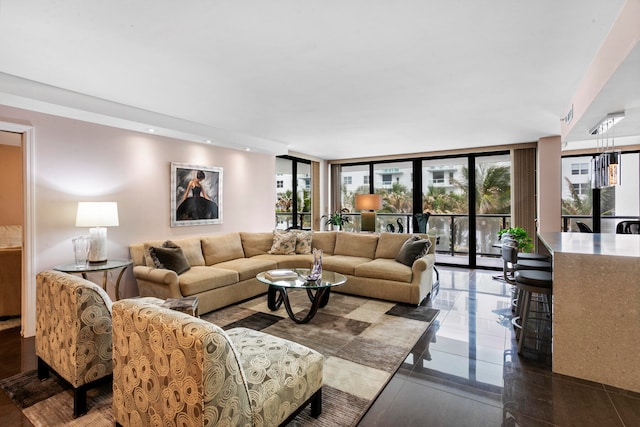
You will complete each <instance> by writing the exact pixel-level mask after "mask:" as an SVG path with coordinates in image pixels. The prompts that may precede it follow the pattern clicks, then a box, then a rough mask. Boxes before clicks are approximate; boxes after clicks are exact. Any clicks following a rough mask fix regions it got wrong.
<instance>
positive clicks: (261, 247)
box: [240, 231, 273, 258]
mask: <svg viewBox="0 0 640 427" xmlns="http://www.w3.org/2000/svg"><path fill="white" fill-rule="evenodd" d="M240 240H241V241H242V249H243V250H244V256H246V257H247V258H251V257H252V256H256V255H262V254H266V253H267V252H269V249H271V245H272V244H273V232H271V231H268V232H265V233H247V232H244V231H241V232H240Z"/></svg>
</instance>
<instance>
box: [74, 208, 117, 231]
mask: <svg viewBox="0 0 640 427" xmlns="http://www.w3.org/2000/svg"><path fill="white" fill-rule="evenodd" d="M117 226H118V204H117V203H116V202H79V203H78V212H77V213H76V227H117Z"/></svg>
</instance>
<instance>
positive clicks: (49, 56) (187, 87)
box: [0, 0, 635, 159]
mask: <svg viewBox="0 0 640 427" xmlns="http://www.w3.org/2000/svg"><path fill="white" fill-rule="evenodd" d="M634 1H635V0H634ZM623 4H624V0H563V1H557V0H536V1H531V0H450V1H435V0H415V1H410V0H402V1H391V0H358V1H356V0H342V1H340V0H308V1H301V0H280V1H278V0H271V1H265V0H234V1H232V0H225V1H222V0H216V1H211V0H209V1H205V0H191V1H175V0H137V1H133V2H132V1H130V0H128V1H125V0H110V1H103V2H93V1H86V0H67V1H56V0H39V1H35V2H27V1H23V0H0V73H2V75H1V76H0V77H2V79H0V95H3V96H0V103H8V104H13V105H16V106H21V107H29V108H34V109H38V108H40V109H46V108H45V107H43V105H44V104H46V105H47V108H49V109H51V111H52V112H53V109H54V107H55V106H56V105H61V106H63V107H66V108H65V109H63V110H61V111H62V112H59V114H65V112H64V111H66V114H70V113H69V111H70V110H82V109H83V108H84V109H85V110H89V111H91V110H93V111H94V112H96V113H100V114H101V115H102V117H103V119H102V120H103V121H105V122H109V117H113V118H116V119H118V120H119V121H120V124H118V120H116V121H113V122H112V123H108V124H114V125H121V126H123V127H125V125H123V124H122V122H123V121H126V122H127V125H126V127H129V128H135V126H136V125H137V124H138V122H142V124H141V125H140V126H146V125H153V126H155V127H158V128H159V129H160V131H161V132H167V134H168V135H169V136H173V135H178V134H176V133H174V134H172V133H171V132H172V131H174V132H178V133H180V132H181V133H184V134H189V135H190V138H191V139H193V140H197V139H198V138H200V139H209V138H210V139H213V140H214V143H218V144H220V145H226V146H237V147H240V146H242V145H243V144H244V145H246V146H250V147H253V148H256V149H261V148H262V149H265V150H267V151H269V150H271V151H278V150H279V149H281V148H282V147H284V148H285V149H288V150H291V151H295V152H300V153H305V154H308V155H311V156H315V157H318V158H323V159H340V158H351V157H363V156H374V155H387V154H398V153H415V152H428V151H435V150H443V149H455V148H468V147H474V146H487V145H500V144H512V143H521V142H529V141H536V140H538V139H539V138H540V137H544V136H550V135H559V134H560V118H561V117H563V116H564V115H565V114H566V112H567V109H568V107H569V104H570V102H571V97H572V96H573V95H574V93H575V91H576V88H577V86H578V83H579V82H580V81H581V80H582V78H583V76H584V73H585V71H586V70H587V67H588V66H589V64H590V62H591V61H592V59H593V58H594V57H595V55H596V52H597V51H598V49H599V47H600V45H601V43H602V41H603V39H604V38H605V36H606V34H607V33H608V31H609V30H610V28H611V25H612V23H613V22H614V20H615V18H616V16H617V14H618V13H619V11H620V9H621V8H622V6H623ZM627 78H629V77H627ZM60 89H63V91H60ZM67 91H71V92H67ZM75 95H77V97H75V98H74V96H75ZM89 97H91V98H89ZM71 98H74V100H73V101H72V100H71ZM94 98H98V99H94ZM103 101H109V103H103V104H102V106H101V107H100V106H99V104H100V103H101V102H103ZM30 102H33V105H34V106H33V107H30V105H31V104H30ZM38 103H40V104H39V106H38V105H37V104H38ZM69 107H72V108H69ZM132 107H133V108H132ZM603 108H606V107H603ZM139 130H141V131H144V130H145V128H143V127H140V129H139ZM577 139H579V138H577Z"/></svg>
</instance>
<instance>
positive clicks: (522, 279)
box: [515, 270, 553, 288]
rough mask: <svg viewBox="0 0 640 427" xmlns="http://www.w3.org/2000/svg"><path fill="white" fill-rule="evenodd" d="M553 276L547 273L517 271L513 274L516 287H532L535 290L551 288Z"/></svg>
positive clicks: (540, 271)
mask: <svg viewBox="0 0 640 427" xmlns="http://www.w3.org/2000/svg"><path fill="white" fill-rule="evenodd" d="M552 280H553V276H552V274H551V272H549V271H542V270H518V271H516V273H515V281H516V285H518V284H521V285H527V286H534V287H537V288H551V286H552V283H553V282H552Z"/></svg>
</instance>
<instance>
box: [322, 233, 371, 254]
mask: <svg viewBox="0 0 640 427" xmlns="http://www.w3.org/2000/svg"><path fill="white" fill-rule="evenodd" d="M377 245H378V236H377V235H375V234H358V233H347V232H341V233H337V235H336V247H335V249H334V250H333V254H334V255H348V256H355V257H364V258H371V259H373V257H374V256H375V254H376V246H377Z"/></svg>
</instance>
